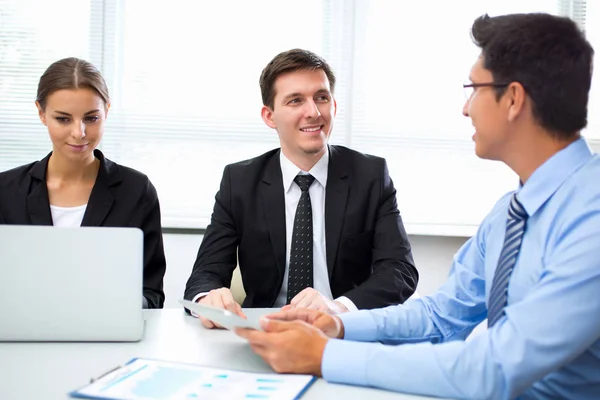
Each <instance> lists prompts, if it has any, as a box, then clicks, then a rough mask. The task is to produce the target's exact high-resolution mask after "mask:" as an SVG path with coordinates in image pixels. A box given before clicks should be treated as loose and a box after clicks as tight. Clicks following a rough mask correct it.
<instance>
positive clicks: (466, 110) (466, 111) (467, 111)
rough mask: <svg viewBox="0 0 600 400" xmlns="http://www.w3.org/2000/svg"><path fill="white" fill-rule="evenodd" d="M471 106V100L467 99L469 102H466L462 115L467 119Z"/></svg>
mask: <svg viewBox="0 0 600 400" xmlns="http://www.w3.org/2000/svg"><path fill="white" fill-rule="evenodd" d="M470 106H471V99H467V101H465V105H464V106H463V110H462V113H463V115H464V116H465V117H468V116H469V107H470Z"/></svg>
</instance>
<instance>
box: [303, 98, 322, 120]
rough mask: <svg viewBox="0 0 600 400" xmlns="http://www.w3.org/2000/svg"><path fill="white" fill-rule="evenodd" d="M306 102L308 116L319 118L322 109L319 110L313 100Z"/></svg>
mask: <svg viewBox="0 0 600 400" xmlns="http://www.w3.org/2000/svg"><path fill="white" fill-rule="evenodd" d="M306 104H307V111H306V116H307V117H308V118H312V119H317V118H319V117H320V116H321V110H319V107H318V106H317V103H315V102H314V101H313V100H309V101H307V102H306Z"/></svg>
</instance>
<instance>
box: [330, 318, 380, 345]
mask: <svg viewBox="0 0 600 400" xmlns="http://www.w3.org/2000/svg"><path fill="white" fill-rule="evenodd" d="M337 317H338V318H339V319H340V320H341V321H342V324H344V339H346V340H355V341H358V342H372V341H374V340H376V338H377V325H376V324H375V319H374V318H373V317H372V316H371V311H369V310H360V311H355V312H349V313H342V314H338V315H337Z"/></svg>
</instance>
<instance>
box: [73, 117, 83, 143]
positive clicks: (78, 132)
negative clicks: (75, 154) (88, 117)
mask: <svg viewBox="0 0 600 400" xmlns="http://www.w3.org/2000/svg"><path fill="white" fill-rule="evenodd" d="M71 137H72V138H74V139H77V140H81V139H83V138H84V137H85V124H84V123H83V121H81V122H79V123H77V122H75V123H74V124H73V129H72V130H71Z"/></svg>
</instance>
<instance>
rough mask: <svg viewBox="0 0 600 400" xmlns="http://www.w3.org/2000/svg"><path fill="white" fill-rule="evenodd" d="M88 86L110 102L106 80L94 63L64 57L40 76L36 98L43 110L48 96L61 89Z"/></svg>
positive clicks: (105, 102)
mask: <svg viewBox="0 0 600 400" xmlns="http://www.w3.org/2000/svg"><path fill="white" fill-rule="evenodd" d="M78 88H88V89H92V90H94V91H95V92H96V93H98V95H99V96H100V97H101V98H102V100H104V104H108V103H109V102H110V97H109V95H108V88H107V87H106V82H105V81H104V78H103V77H102V74H100V71H98V70H97V69H96V67H94V65H93V64H92V63H90V62H87V61H85V60H81V59H79V58H75V57H70V58H63V59H62V60H58V61H56V62H54V63H52V64H51V65H50V66H49V67H48V68H47V69H46V72H44V74H43V75H42V77H41V78H40V82H39V83H38V90H37V97H36V100H37V102H38V103H40V107H41V108H42V110H44V109H45V108H46V100H47V99H48V96H49V95H51V94H52V93H54V92H55V91H57V90H61V89H78Z"/></svg>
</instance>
